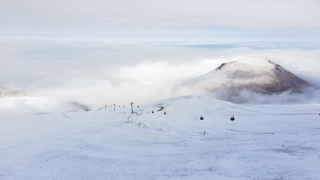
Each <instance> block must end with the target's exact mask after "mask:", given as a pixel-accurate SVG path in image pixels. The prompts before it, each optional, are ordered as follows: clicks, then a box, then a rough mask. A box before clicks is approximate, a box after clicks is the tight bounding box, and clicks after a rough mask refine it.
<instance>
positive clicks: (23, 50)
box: [0, 41, 320, 106]
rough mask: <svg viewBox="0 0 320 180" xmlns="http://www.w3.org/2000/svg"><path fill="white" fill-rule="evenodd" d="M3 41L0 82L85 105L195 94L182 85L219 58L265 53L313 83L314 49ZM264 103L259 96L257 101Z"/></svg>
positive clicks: (316, 63)
mask: <svg viewBox="0 0 320 180" xmlns="http://www.w3.org/2000/svg"><path fill="white" fill-rule="evenodd" d="M2 45H3V46H1V52H2V53H1V55H0V56H1V60H2V61H1V73H0V75H1V86H5V87H16V88H20V89H23V90H25V91H26V92H27V93H28V95H29V96H34V97H46V98H53V99H58V100H66V101H79V102H81V103H84V104H89V105H93V106H101V105H104V104H113V103H117V104H123V105H126V104H128V103H130V102H132V101H134V102H135V104H142V103H148V102H153V101H157V100H161V99H165V98H171V97H175V96H181V95H189V94H198V93H199V92H193V91H190V90H188V89H185V88H184V87H181V86H180V84H182V82H184V81H185V80H187V79H190V78H193V77H196V76H199V75H202V74H204V73H206V72H208V71H210V70H212V69H215V68H216V67H218V66H219V65H220V64H221V63H224V62H227V61H232V60H238V59H241V58H243V57H246V56H260V57H266V58H269V59H271V60H273V61H275V62H276V63H278V64H280V65H281V66H283V67H284V68H286V69H287V70H289V71H291V72H293V73H294V74H296V75H297V76H299V77H301V78H303V79H304V80H306V81H307V82H309V83H311V84H313V85H314V86H316V87H318V88H319V87H320V83H319V82H320V81H319V77H320V76H319V71H318V69H320V64H319V61H318V59H319V50H318V49H295V48H289V49H287V48H278V49H259V50H255V49H252V48H248V47H235V48H222V49H219V48H201V47H185V46H180V45H178V46H176V45H170V46H169V45H149V44H135V45H124V44H104V43H77V42H75V43H72V42H69V43H65V42H52V41H44V42H33V41H21V42H20V41H7V42H2ZM261 102H262V101H261Z"/></svg>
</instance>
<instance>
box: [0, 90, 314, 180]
mask: <svg viewBox="0 0 320 180" xmlns="http://www.w3.org/2000/svg"><path fill="white" fill-rule="evenodd" d="M160 106H162V107H164V109H163V110H161V111H158V110H159V109H161V108H160ZM3 107H4V106H2V109H1V121H0V133H1V134H0V179H3V180H4V179H10V180H12V179H21V180H38V179H39V180H41V179H48V180H51V179H52V180H58V179H68V180H72V179H75V180H79V179H83V180H88V179H103V180H105V179H139V180H141V179H219V180H223V179H254V180H259V179H270V180H271V179H279V180H280V179H288V180H289V179H290V180H292V179H297V180H301V179H311V180H316V179H320V116H319V112H320V105H319V104H301V105H259V106H257V105H236V104H232V103H229V102H225V101H219V100H214V99H209V98H205V97H198V96H188V97H179V98H174V99H169V100H165V101H162V102H158V103H154V104H151V105H146V106H143V107H140V108H137V107H135V111H136V112H137V113H136V114H134V115H131V114H130V107H121V108H116V111H113V109H112V108H107V110H99V111H88V112H66V113H59V112H54V113H28V114H12V112H11V111H6V109H5V108H3ZM152 110H153V111H154V112H155V113H151V111H152ZM163 112H167V115H164V114H163ZM233 114H234V115H235V121H234V122H232V121H230V117H231V116H232V115H233ZM200 115H203V117H204V120H203V121H200V120H199V118H200ZM204 131H206V134H205V135H204Z"/></svg>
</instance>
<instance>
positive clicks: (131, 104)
mask: <svg viewBox="0 0 320 180" xmlns="http://www.w3.org/2000/svg"><path fill="white" fill-rule="evenodd" d="M133 104H134V103H133V102H131V103H130V106H131V114H133Z"/></svg>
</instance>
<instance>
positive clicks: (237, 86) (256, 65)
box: [184, 57, 312, 102]
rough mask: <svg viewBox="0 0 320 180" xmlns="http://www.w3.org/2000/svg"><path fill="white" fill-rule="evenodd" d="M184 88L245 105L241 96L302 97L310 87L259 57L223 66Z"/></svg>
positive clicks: (291, 74)
mask: <svg viewBox="0 0 320 180" xmlns="http://www.w3.org/2000/svg"><path fill="white" fill-rule="evenodd" d="M184 86H187V87H189V88H192V89H200V90H205V91H208V92H216V93H218V94H220V96H219V97H220V98H221V99H224V100H228V101H232V102H240V101H245V100H243V99H241V98H240V99H239V94H240V93H242V92H244V91H246V92H249V93H250V92H253V93H258V94H270V95H271V94H280V93H283V92H287V91H289V92H291V93H302V92H303V89H304V88H306V87H312V86H311V85H310V84H308V83H307V82H305V81H304V80H302V79H300V78H299V77H297V76H296V75H294V74H293V73H291V72H289V71H288V70H286V69H285V68H283V67H281V66H280V65H278V64H277V63H275V62H273V61H271V60H269V59H266V58H258V57H247V58H244V59H241V60H239V61H231V62H226V63H222V64H221V65H220V66H219V67H217V68H215V69H214V70H212V71H210V72H208V73H206V74H204V75H201V76H199V77H196V78H194V79H191V80H189V81H187V82H186V83H185V84H184Z"/></svg>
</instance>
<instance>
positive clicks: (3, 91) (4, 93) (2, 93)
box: [0, 87, 27, 98]
mask: <svg viewBox="0 0 320 180" xmlns="http://www.w3.org/2000/svg"><path fill="white" fill-rule="evenodd" d="M22 96H27V93H26V92H24V91H21V90H17V89H12V88H3V87H0V98H5V97H22Z"/></svg>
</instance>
